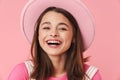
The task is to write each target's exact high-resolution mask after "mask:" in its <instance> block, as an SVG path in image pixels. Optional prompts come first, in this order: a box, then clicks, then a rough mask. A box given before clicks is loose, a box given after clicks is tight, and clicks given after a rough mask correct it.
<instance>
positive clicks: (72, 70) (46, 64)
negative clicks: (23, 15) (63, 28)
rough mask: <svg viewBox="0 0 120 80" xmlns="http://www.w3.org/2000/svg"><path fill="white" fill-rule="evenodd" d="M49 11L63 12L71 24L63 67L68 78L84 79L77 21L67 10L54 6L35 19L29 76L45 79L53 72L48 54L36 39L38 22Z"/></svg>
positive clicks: (82, 48) (82, 49) (81, 43)
mask: <svg viewBox="0 0 120 80" xmlns="http://www.w3.org/2000/svg"><path fill="white" fill-rule="evenodd" d="M49 11H55V12H57V13H61V14H63V15H64V16H65V17H66V18H67V19H68V20H69V21H70V23H71V24H72V26H73V42H72V43H71V46H70V48H69V49H68V51H67V54H66V55H67V57H66V61H65V65H64V69H65V71H66V72H67V77H68V80H84V79H85V75H86V74H85V69H84V58H83V51H84V45H83V41H82V36H81V33H80V29H79V26H78V23H77V21H76V20H75V18H74V17H73V16H72V15H71V14H70V13H69V12H67V11H66V10H64V9H61V8H56V7H49V8H47V9H46V10H45V11H44V12H43V13H42V14H41V15H40V16H39V18H38V20H37V23H36V29H35V32H34V37H33V41H32V46H31V55H32V59H33V63H34V71H33V73H32V74H31V78H34V79H36V80H45V79H46V78H47V77H50V76H52V75H53V74H54V68H53V64H52V62H51V60H50V58H49V57H48V55H47V54H46V53H45V52H44V50H43V49H42V48H41V46H40V44H39V41H38V31H39V24H40V23H41V20H42V17H43V16H44V15H45V14H46V13H47V12H49Z"/></svg>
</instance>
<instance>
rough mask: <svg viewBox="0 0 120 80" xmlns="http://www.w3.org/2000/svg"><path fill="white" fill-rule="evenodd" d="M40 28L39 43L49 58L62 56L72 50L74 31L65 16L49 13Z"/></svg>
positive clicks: (44, 17)
mask: <svg viewBox="0 0 120 80" xmlns="http://www.w3.org/2000/svg"><path fill="white" fill-rule="evenodd" d="M39 26H40V27H39V36H38V39H39V43H40V46H41V47H42V49H43V50H44V51H45V52H46V53H47V54H48V56H59V55H62V54H64V53H65V52H66V51H67V50H68V49H69V48H70V46H71V42H72V38H73V29H72V25H71V23H70V22H69V20H68V19H67V18H66V17H65V16H64V15H62V14H61V13H57V12H54V11H49V12H47V13H46V14H45V15H44V16H43V18H42V20H41V23H40V25H39Z"/></svg>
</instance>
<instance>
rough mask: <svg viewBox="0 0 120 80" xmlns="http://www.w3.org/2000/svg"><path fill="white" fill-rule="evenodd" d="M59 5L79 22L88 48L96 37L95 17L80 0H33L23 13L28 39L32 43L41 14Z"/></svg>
mask: <svg viewBox="0 0 120 80" xmlns="http://www.w3.org/2000/svg"><path fill="white" fill-rule="evenodd" d="M51 6H54V7H59V8H62V9H65V10H66V11H68V12H70V13H71V14H72V15H73V16H74V17H75V19H76V21H77V22H78V25H79V28H80V31H81V34H82V37H83V43H84V49H85V50H86V49H87V48H88V47H89V46H90V45H91V43H92V41H93V38H94V34H95V31H94V24H93V22H94V21H93V17H92V15H91V13H90V12H89V10H88V8H87V7H86V6H85V5H84V4H83V2H81V1H80V0H64V1H63V0H31V1H30V2H28V3H27V4H26V6H25V7H24V9H23V12H22V15H21V27H22V30H23V32H24V35H25V36H26V38H27V40H28V41H29V42H30V43H32V38H33V34H34V26H35V23H36V21H37V19H38V17H39V16H40V14H41V13H42V12H43V11H44V10H45V9H46V8H48V7H51Z"/></svg>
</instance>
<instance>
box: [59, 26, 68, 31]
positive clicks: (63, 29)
mask: <svg viewBox="0 0 120 80" xmlns="http://www.w3.org/2000/svg"><path fill="white" fill-rule="evenodd" d="M59 30H62V31H67V28H64V27H61V28H59Z"/></svg>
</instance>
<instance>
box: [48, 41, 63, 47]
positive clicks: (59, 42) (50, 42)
mask: <svg viewBox="0 0 120 80" xmlns="http://www.w3.org/2000/svg"><path fill="white" fill-rule="evenodd" d="M61 43H62V42H61V41H59V40H48V41H47V44H48V45H49V46H59V45H60V44H61Z"/></svg>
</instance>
